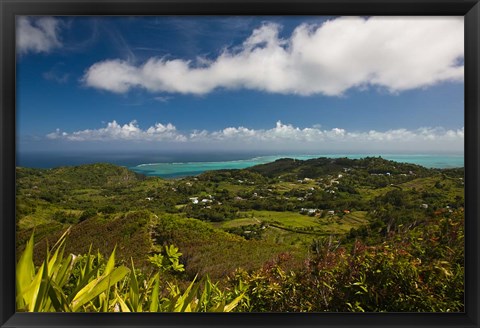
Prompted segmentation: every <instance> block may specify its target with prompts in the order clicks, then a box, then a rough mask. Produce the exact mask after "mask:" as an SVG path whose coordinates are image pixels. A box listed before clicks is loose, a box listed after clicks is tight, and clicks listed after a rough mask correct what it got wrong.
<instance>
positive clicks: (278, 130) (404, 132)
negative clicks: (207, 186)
mask: <svg viewBox="0 0 480 328" xmlns="http://www.w3.org/2000/svg"><path fill="white" fill-rule="evenodd" d="M47 138H48V139H58V140H68V141H74V142H80V141H104V142H111V141H141V142H145V141H150V142H157V141H161V142H163V143H165V142H166V143H168V144H177V145H179V144H182V145H191V146H193V147H198V148H196V149H198V150H201V149H202V148H203V147H206V146H208V147H218V149H231V150H234V149H242V150H248V149H251V150H271V149H284V150H312V151H314V150H322V149H333V148H335V149H338V150H347V149H349V150H358V149H363V150H368V149H372V150H375V149H380V148H382V149H390V150H419V149H422V150H443V151H444V150H450V151H453V150H454V151H461V150H462V149H463V140H464V128H460V129H444V128H440V127H437V128H431V127H424V128H419V129H415V130H408V129H392V130H386V131H376V130H370V131H362V132H356V131H347V130H345V129H342V128H333V129H321V128H316V127H306V128H300V127H295V126H293V125H291V124H284V123H282V122H280V121H278V122H277V123H276V125H275V126H274V127H272V128H270V129H249V128H247V127H243V126H240V127H227V128H224V129H222V130H217V131H207V130H194V131H192V132H190V133H181V132H179V131H178V130H177V129H176V127H175V126H174V125H173V124H171V123H168V124H161V123H156V124H155V125H154V126H151V127H149V128H146V129H141V128H140V127H139V126H138V123H137V122H136V121H132V122H130V123H128V124H124V125H120V124H118V123H117V122H116V121H112V122H110V123H108V124H107V125H106V126H105V127H103V128H100V129H93V130H91V129H87V130H81V131H76V132H72V133H67V132H64V131H61V130H59V129H57V130H56V131H55V132H52V133H50V134H48V135H47ZM332 147H333V148H332ZM402 147H403V148H402Z"/></svg>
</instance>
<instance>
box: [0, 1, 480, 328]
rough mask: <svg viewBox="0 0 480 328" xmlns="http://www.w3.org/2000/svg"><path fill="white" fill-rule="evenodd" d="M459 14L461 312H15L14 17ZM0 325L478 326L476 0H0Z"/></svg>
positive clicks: (479, 15) (479, 18)
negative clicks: (462, 30)
mask: <svg viewBox="0 0 480 328" xmlns="http://www.w3.org/2000/svg"><path fill="white" fill-rule="evenodd" d="M178 14H180V15H368V16H370V15H464V16H465V247H466V248H465V283H466V284H465V286H466V288H465V312H464V313H364V314H359V313H352V314H345V313H324V314H323V313H305V314H300V313H277V314H270V313H225V314H211V313H205V314H194V313H191V314H172V313H164V314H160V313H159V314H156V313H155V314H154V313H145V314H141V313H132V314H115V313H95V314H81V313H73V314H66V313H16V312H15V283H14V281H15V220H14V216H15V140H16V138H15V137H16V134H15V16H16V15H53V16H55V15H178ZM0 15H1V17H0V22H1V27H0V28H1V31H0V33H1V37H0V40H1V51H0V62H1V70H0V74H1V88H0V99H1V110H0V126H1V127H0V129H1V133H0V139H1V140H0V174H1V177H0V181H1V182H0V186H1V189H0V196H1V197H0V234H1V241H0V261H1V262H0V263H1V264H0V324H1V327H5V328H7V327H8V328H13V327H73V326H75V327H147V326H148V327H191V326H194V327H214V326H215V327H218V326H222V327H223V326H238V327H266V326H271V327H274V326H292V327H296V326H299V327H367V326H368V327H394V326H395V327H472V328H473V327H479V313H478V312H479V308H480V304H479V302H478V300H479V291H480V287H479V276H480V272H479V258H480V253H479V244H480V243H479V242H478V238H479V236H480V230H479V224H478V219H479V210H478V209H479V208H478V204H479V203H480V193H479V186H480V179H479V173H480V157H479V156H480V152H479V147H480V143H479V135H480V134H479V129H480V116H479V100H480V95H479V91H480V83H479V76H480V74H479V59H480V56H479V50H480V4H479V3H478V1H477V0H466V1H461V0H420V1H415V0H390V1H388V0H336V1H335V0H300V1H294V0H272V1H269V0H268V1H267V0H243V1H240V0H231V1H225V0H223V1H222V0H139V1H135V0H101V1H93V0H85V1H82V0H73V1H61V0H0Z"/></svg>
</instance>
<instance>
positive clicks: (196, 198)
mask: <svg viewBox="0 0 480 328" xmlns="http://www.w3.org/2000/svg"><path fill="white" fill-rule="evenodd" d="M189 199H190V200H191V201H192V203H193V204H198V197H190V198H189Z"/></svg>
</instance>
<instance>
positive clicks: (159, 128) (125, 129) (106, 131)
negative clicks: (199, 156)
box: [47, 121, 186, 141]
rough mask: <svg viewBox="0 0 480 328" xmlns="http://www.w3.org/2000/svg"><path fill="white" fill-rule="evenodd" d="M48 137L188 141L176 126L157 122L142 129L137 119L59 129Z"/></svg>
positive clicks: (90, 139)
mask: <svg viewBox="0 0 480 328" xmlns="http://www.w3.org/2000/svg"><path fill="white" fill-rule="evenodd" d="M47 138H48V139H64V140H69V141H116V140H128V141H186V137H185V136H183V135H182V134H180V133H178V132H177V130H176V128H175V126H173V125H172V124H170V123H168V124H167V125H163V124H161V123H157V124H155V125H154V126H151V127H149V128H148V129H146V130H142V129H140V127H139V126H138V124H137V122H136V121H132V122H130V123H128V124H124V125H120V124H118V123H117V122H116V121H112V122H109V123H107V126H106V127H104V128H100V129H96V130H90V129H87V130H81V131H76V132H72V133H67V132H62V131H60V129H57V130H56V131H55V132H52V133H49V134H47Z"/></svg>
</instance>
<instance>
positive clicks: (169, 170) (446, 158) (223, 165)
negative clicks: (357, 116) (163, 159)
mask: <svg viewBox="0 0 480 328" xmlns="http://www.w3.org/2000/svg"><path fill="white" fill-rule="evenodd" d="M367 156H381V157H382V158H384V159H387V160H392V161H396V162H402V163H411V164H417V165H421V166H424V167H428V168H454V167H463V166H464V156H463V155H398V154H391V155H390V154H385V155H372V154H316V155H288V154H286V155H274V156H272V155H271V156H257V157H253V158H248V159H241V160H233V161H215V162H178V163H177V162H176V163H145V164H140V165H136V166H131V167H129V168H130V169H131V170H132V171H135V172H137V173H142V174H145V175H148V176H159V177H164V178H179V177H185V176H194V175H198V174H201V173H203V172H205V171H212V170H224V169H244V168H247V167H251V166H254V165H258V164H265V163H270V162H273V161H276V160H277V159H280V158H294V159H298V160H307V159H312V158H318V157H330V158H341V157H347V158H350V159H359V158H364V157H367Z"/></svg>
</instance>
